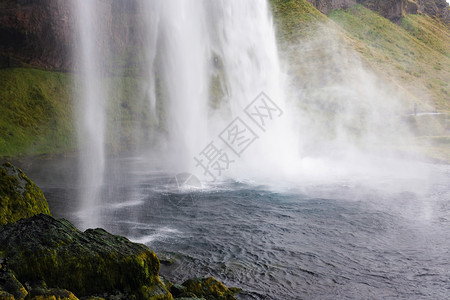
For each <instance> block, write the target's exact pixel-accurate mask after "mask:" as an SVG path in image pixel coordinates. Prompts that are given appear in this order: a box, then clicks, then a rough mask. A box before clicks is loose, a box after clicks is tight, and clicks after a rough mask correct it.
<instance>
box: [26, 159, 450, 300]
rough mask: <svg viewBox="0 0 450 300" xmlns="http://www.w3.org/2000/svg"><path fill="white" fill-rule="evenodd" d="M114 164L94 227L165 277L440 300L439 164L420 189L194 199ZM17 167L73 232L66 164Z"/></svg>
mask: <svg viewBox="0 0 450 300" xmlns="http://www.w3.org/2000/svg"><path fill="white" fill-rule="evenodd" d="M124 165H127V163H126V161H122V162H119V163H117V164H116V166H115V167H110V169H109V170H108V171H107V173H108V179H107V184H106V185H105V187H104V199H103V200H102V203H99V204H97V205H96V208H95V207H94V208H93V209H97V210H98V215H99V220H98V223H99V224H101V226H102V227H104V228H105V229H107V230H109V231H110V232H113V233H115V234H121V235H125V236H127V237H128V238H130V239H131V240H133V241H137V242H141V243H144V244H146V245H148V246H149V247H150V248H152V249H153V250H155V252H156V253H157V254H159V255H161V256H166V257H171V258H174V259H175V263H174V264H172V265H170V266H162V269H161V274H162V275H163V276H165V277H167V278H169V279H171V280H173V281H177V282H182V281H183V280H184V279H187V278H189V277H196V276H214V277H216V278H218V279H219V280H222V281H223V282H224V283H226V284H227V285H229V286H237V287H240V288H242V289H244V291H245V292H244V293H242V294H241V295H240V296H239V297H240V299H449V296H450V253H449V252H450V186H449V185H450V184H449V182H450V166H448V165H429V168H430V169H431V175H430V178H431V180H430V182H426V183H424V182H406V183H405V182H400V180H399V182H393V180H392V179H386V181H385V182H383V181H380V182H378V183H376V184H369V185H364V184H361V183H355V182H354V181H351V180H343V181H341V182H333V183H326V184H325V183H322V184H317V183H315V184H305V185H302V184H297V185H296V186H295V187H293V186H291V187H289V188H286V187H283V188H281V187H278V188H277V187H270V186H258V185H254V184H249V183H244V182H236V181H232V180H229V181H225V182H223V183H221V184H218V185H216V186H214V187H209V188H205V189H201V190H196V191H192V190H186V191H184V190H182V189H175V190H173V189H170V188H168V187H167V183H168V182H170V179H171V176H169V175H166V174H164V173H158V172H137V171H135V170H134V171H133V170H129V169H127V168H126V167H124ZM28 169H29V170H28V172H29V173H30V177H31V178H32V179H34V180H35V181H36V182H37V183H38V185H40V186H41V188H42V189H43V191H44V193H45V195H46V197H47V199H48V201H49V204H50V207H51V210H52V212H53V214H54V215H55V216H57V217H65V218H67V219H69V220H70V221H72V222H74V223H75V224H76V225H78V226H82V225H81V224H82V223H81V217H82V214H83V213H82V212H81V213H80V212H78V213H77V212H76V211H77V209H78V207H79V205H78V203H77V201H76V199H77V198H76V193H77V185H76V180H74V174H75V172H74V170H73V163H71V162H66V163H65V164H61V163H60V162H59V163H56V162H43V163H40V164H39V165H33V166H29V168H28ZM388 186H391V187H392V186H395V187H396V188H386V187H388ZM419 186H420V187H419Z"/></svg>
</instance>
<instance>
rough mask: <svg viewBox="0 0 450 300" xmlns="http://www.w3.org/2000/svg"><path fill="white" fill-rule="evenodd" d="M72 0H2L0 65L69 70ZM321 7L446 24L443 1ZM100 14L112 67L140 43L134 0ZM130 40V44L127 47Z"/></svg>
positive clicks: (321, 6)
mask: <svg viewBox="0 0 450 300" xmlns="http://www.w3.org/2000/svg"><path fill="white" fill-rule="evenodd" d="M73 1H74V0H16V1H13V0H0V67H14V66H22V65H31V66H37V67H40V68H43V69H51V70H71V69H72V68H73V67H74V66H73V59H72V57H73V56H72V55H71V54H72V53H71V51H72V50H73V49H74V48H75V47H76V46H77V45H75V44H74V42H73V41H74V36H73V34H72V33H73V32H76V20H75V16H74V14H73V13H71V12H72V11H73V3H74V2H73ZM308 1H309V2H310V3H311V4H313V5H314V6H315V7H316V8H317V9H318V10H319V11H321V12H323V13H325V14H328V13H329V12H331V11H332V10H336V9H345V8H348V7H351V6H353V5H355V4H356V3H361V4H363V5H364V6H366V7H368V8H369V9H371V10H373V11H376V12H378V13H379V14H380V15H382V16H384V17H386V18H388V19H390V20H391V21H398V20H400V18H402V17H403V16H405V14H415V13H423V14H427V15H430V16H433V17H436V18H439V19H441V20H443V21H444V22H445V23H446V24H450V23H449V22H450V13H449V6H448V3H447V2H446V1H445V0H381V1H380V0H308ZM101 3H102V5H103V6H104V7H103V8H102V13H101V14H98V18H101V19H102V23H103V24H105V26H107V28H110V29H111V30H110V31H109V32H110V35H109V36H106V37H104V40H103V41H101V42H100V43H99V45H102V47H103V48H104V49H102V52H103V53H104V54H105V57H106V58H108V59H107V61H113V62H114V64H115V65H114V67H117V66H120V65H121V64H123V65H125V64H127V63H128V64H129V62H130V60H132V59H135V58H136V55H137V53H133V51H135V50H136V49H140V48H141V47H140V46H141V45H140V43H141V42H142V40H143V39H142V32H143V31H142V28H141V27H140V26H141V25H142V24H138V22H136V20H137V19H138V18H139V14H140V13H141V12H140V10H139V1H138V0H128V1H124V0H103V1H101ZM129 45H133V46H134V47H129Z"/></svg>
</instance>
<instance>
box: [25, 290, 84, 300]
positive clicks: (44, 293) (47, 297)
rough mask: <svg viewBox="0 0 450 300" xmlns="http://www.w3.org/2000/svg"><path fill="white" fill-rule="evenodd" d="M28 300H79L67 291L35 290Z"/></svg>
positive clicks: (31, 291)
mask: <svg viewBox="0 0 450 300" xmlns="http://www.w3.org/2000/svg"><path fill="white" fill-rule="evenodd" d="M27 300H78V298H77V297H75V295H74V294H73V293H72V292H69V291H68V290H65V289H48V288H34V289H31V290H30V293H29V294H28V297H27Z"/></svg>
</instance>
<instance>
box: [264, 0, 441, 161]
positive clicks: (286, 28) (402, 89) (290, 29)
mask: <svg viewBox="0 0 450 300" xmlns="http://www.w3.org/2000/svg"><path fill="white" fill-rule="evenodd" d="M271 4H272V6H273V12H274V17H275V22H276V24H277V35H278V38H279V40H280V42H281V50H286V49H288V51H282V55H285V56H286V55H287V56H289V57H288V59H289V60H290V61H291V63H290V68H291V70H293V72H292V73H291V75H294V76H298V77H299V79H300V81H298V82H297V84H303V88H305V79H306V81H307V80H308V79H310V78H312V77H314V76H315V75H314V74H313V73H320V70H311V69H308V67H307V66H305V63H306V65H308V61H311V60H313V61H317V60H325V61H326V60H327V55H329V52H330V51H333V50H329V49H328V50H326V49H327V48H329V47H333V46H336V45H335V44H334V45H330V44H328V42H327V40H328V37H329V36H333V39H332V40H334V42H336V41H339V42H338V43H340V44H342V45H341V46H342V47H344V51H346V50H345V48H349V49H353V50H356V51H357V52H358V53H359V54H360V55H361V57H362V59H363V62H364V63H365V64H366V66H367V67H370V68H371V69H372V70H373V71H375V73H377V74H378V75H379V77H380V78H383V79H384V80H385V81H386V84H389V85H391V86H392V87H394V88H392V90H393V91H396V93H397V94H399V95H402V96H403V99H404V100H405V101H404V104H405V105H406V107H405V111H410V110H411V109H410V107H412V106H413V104H414V103H417V104H418V109H419V110H423V111H430V110H439V111H442V112H444V113H448V112H449V110H450V96H449V92H450V91H449V85H448V83H449V82H450V73H449V72H450V60H449V51H450V44H449V43H450V33H449V28H448V27H446V26H445V25H444V24H442V23H441V22H440V21H438V20H435V19H432V18H430V17H428V16H426V15H408V16H406V17H405V18H403V19H402V20H401V21H400V22H399V24H394V23H392V22H390V21H389V20H387V19H385V18H383V17H381V16H380V15H378V14H377V13H374V12H372V11H370V10H369V9H367V8H365V7H363V6H361V5H356V6H354V7H352V8H349V9H347V10H338V11H333V12H332V13H331V14H330V15H329V18H327V17H325V16H324V15H323V14H321V13H320V12H319V11H317V10H316V9H315V8H314V7H313V6H312V5H310V4H309V3H308V2H306V1H304V0H290V1H278V0H271ZM318 35H322V36H323V37H322V38H319V42H317V36H318ZM327 36H328V37H327ZM297 40H299V41H300V42H299V43H298V45H299V46H300V47H303V48H304V46H305V45H307V46H311V42H310V41H311V40H313V41H314V43H312V46H313V47H312V49H310V50H309V51H308V50H306V49H303V50H301V51H296V50H292V47H291V48H290V47H289V45H292V43H294V44H295V42H296V41H297ZM341 42H342V43H341ZM327 45H329V46H327ZM321 47H323V49H325V50H323V49H321ZM330 49H331V48H330ZM341 50H342V49H341ZM299 56H302V57H303V58H299ZM302 64H303V66H302ZM311 71H313V73H311ZM305 73H306V74H305ZM305 75H306V76H305ZM323 75H324V74H322V75H320V74H319V75H318V76H323ZM314 80H315V79H312V81H314ZM296 81H297V80H294V82H296ZM316 81H317V80H316ZM310 88H312V89H314V86H310ZM306 89H308V85H307V84H306ZM306 109H308V110H314V109H315V108H314V107H311V105H309V107H306ZM319 114H321V115H322V114H323V113H319ZM327 119H329V117H327ZM448 119H449V116H448V115H440V116H438V117H432V116H424V117H417V118H415V117H410V118H409V120H408V122H409V123H410V124H411V127H412V128H413V130H414V131H415V133H416V136H417V141H418V144H419V145H420V146H421V147H422V150H423V151H424V152H425V153H427V154H428V155H429V156H430V157H434V158H437V159H440V160H444V161H447V162H450V151H449V150H448V149H449V148H450V147H449V140H450V138H449V136H448V132H449V130H450V122H449V121H448Z"/></svg>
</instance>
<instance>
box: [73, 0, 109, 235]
mask: <svg viewBox="0 0 450 300" xmlns="http://www.w3.org/2000/svg"><path fill="white" fill-rule="evenodd" d="M73 5H74V7H73V8H74V11H75V16H76V20H77V32H76V35H75V41H76V42H75V45H76V49H75V68H76V71H77V72H76V85H77V87H78V88H77V92H76V95H75V97H76V101H77V122H78V132H77V133H78V143H79V166H78V168H79V172H78V174H79V175H78V182H79V191H80V192H79V195H78V197H79V199H78V200H79V203H80V204H81V207H80V211H81V212H80V217H81V223H82V226H83V227H85V228H88V227H95V226H97V225H99V214H98V213H97V209H98V208H99V206H100V199H101V197H102V186H103V180H104V169H105V149H104V148H105V101H106V100H105V98H106V87H105V86H104V84H105V82H104V81H102V80H101V78H102V75H103V66H102V59H101V58H102V57H103V55H104V53H101V49H104V45H102V44H101V41H102V39H103V37H104V32H103V30H102V28H103V26H104V25H105V24H104V23H103V24H102V22H101V21H99V20H101V18H102V17H101V16H102V14H100V13H99V12H100V9H99V7H98V6H99V4H98V2H97V1H73Z"/></svg>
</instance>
